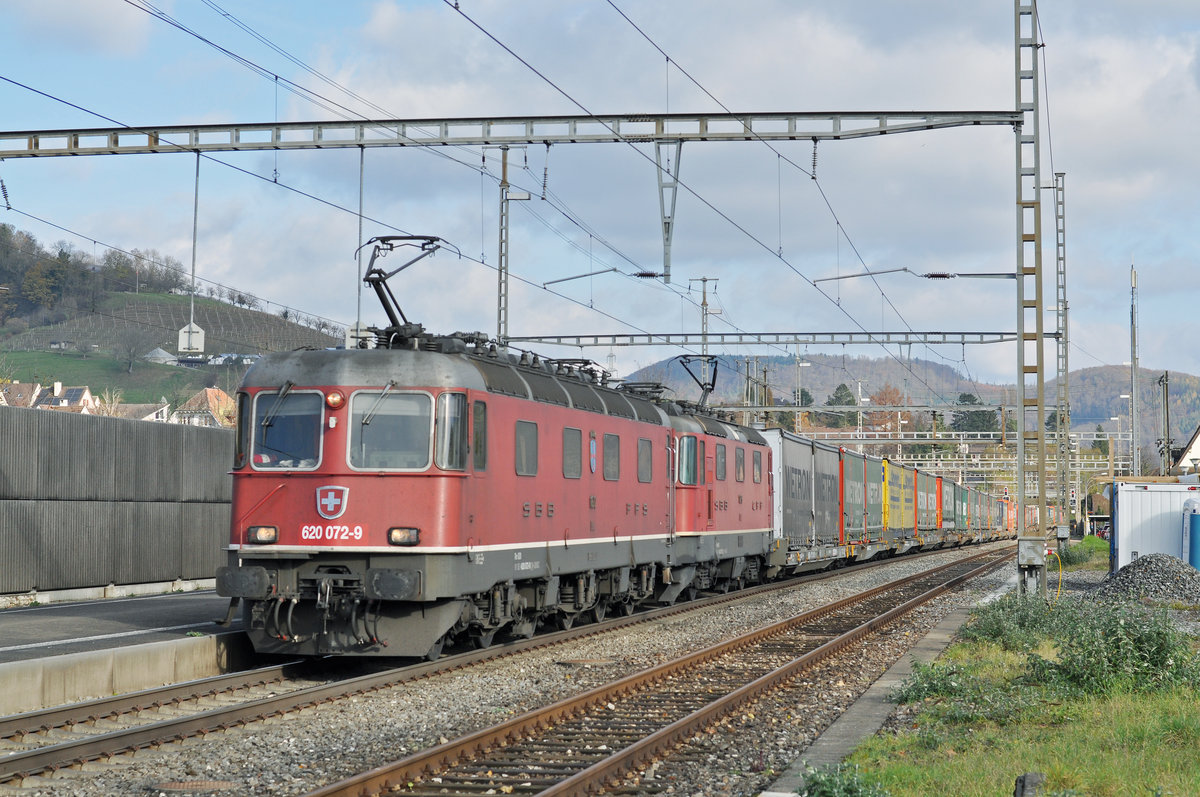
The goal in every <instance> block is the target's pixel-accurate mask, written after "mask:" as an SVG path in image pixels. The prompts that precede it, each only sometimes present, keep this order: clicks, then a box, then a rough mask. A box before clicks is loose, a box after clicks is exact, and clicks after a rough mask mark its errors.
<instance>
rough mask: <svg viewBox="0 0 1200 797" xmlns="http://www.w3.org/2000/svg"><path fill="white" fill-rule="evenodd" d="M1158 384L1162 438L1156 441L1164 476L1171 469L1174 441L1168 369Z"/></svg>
mask: <svg viewBox="0 0 1200 797" xmlns="http://www.w3.org/2000/svg"><path fill="white" fill-rule="evenodd" d="M1158 384H1159V386H1160V387H1161V388H1162V438H1161V439H1160V440H1159V441H1158V446H1159V453H1160V454H1161V455H1162V475H1163V476H1166V475H1167V472H1168V471H1169V470H1171V444H1172V443H1174V442H1175V441H1174V440H1172V439H1171V404H1170V400H1171V391H1170V386H1171V374H1170V372H1169V371H1163V375H1162V376H1160V377H1159V378H1158Z"/></svg>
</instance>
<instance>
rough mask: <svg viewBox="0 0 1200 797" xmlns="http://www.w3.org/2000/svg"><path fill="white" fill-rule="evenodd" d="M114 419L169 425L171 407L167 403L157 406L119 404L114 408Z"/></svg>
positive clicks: (163, 402)
mask: <svg viewBox="0 0 1200 797" xmlns="http://www.w3.org/2000/svg"><path fill="white" fill-rule="evenodd" d="M112 417H114V418H128V419H129V420H131V421H156V422H158V423H167V422H169V421H170V420H171V405H170V404H168V403H167V402H165V401H160V402H158V403H156V404H117V405H116V406H114V407H113V408H112Z"/></svg>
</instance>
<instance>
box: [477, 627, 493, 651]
mask: <svg viewBox="0 0 1200 797" xmlns="http://www.w3.org/2000/svg"><path fill="white" fill-rule="evenodd" d="M497 630H498V629H496V628H489V629H488V630H486V631H481V632H479V633H478V634H474V635H472V637H471V641H472V642H474V643H475V647H477V648H479V649H480V650H483V649H484V648H490V647H491V646H492V643H493V642H495V641H496V631H497Z"/></svg>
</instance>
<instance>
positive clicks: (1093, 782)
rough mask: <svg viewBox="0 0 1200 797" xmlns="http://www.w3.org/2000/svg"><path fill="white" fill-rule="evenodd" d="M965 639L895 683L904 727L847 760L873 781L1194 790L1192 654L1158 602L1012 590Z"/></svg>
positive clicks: (1197, 716)
mask: <svg viewBox="0 0 1200 797" xmlns="http://www.w3.org/2000/svg"><path fill="white" fill-rule="evenodd" d="M961 637H962V638H963V639H964V640H966V641H964V642H960V643H958V644H956V645H954V646H952V647H951V648H950V649H948V650H947V651H946V654H945V655H944V656H943V657H942V658H941V659H939V660H938V661H936V662H934V663H932V664H928V665H917V666H915V667H914V670H913V674H912V677H911V678H909V679H908V680H907V681H905V683H904V684H902V685H901V687H900V688H899V689H898V690H897V691H896V693H895V694H894V695H893V698H894V699H896V700H898V701H899V702H904V703H907V704H909V705H912V706H915V707H916V708H917V711H916V713H915V715H913V719H912V720H911V722H910V723H909V727H907V728H905V729H903V730H901V731H899V732H896V733H890V734H879V735H877V736H876V737H874V738H872V739H870V740H868V741H867V742H866V743H864V744H863V745H862V746H861V747H860V748H859V749H858V750H857V751H856V752H855V753H854V755H853V756H851V757H850V759H848V761H847V764H848V765H850V766H851V767H854V766H856V767H857V771H862V772H869V773H871V776H872V778H873V779H874V780H875V781H877V783H878V788H880V789H882V792H879V793H882V794H888V795H892V796H893V797H901V796H902V795H927V794H935V793H936V794H954V795H1008V794H1012V790H1013V784H1014V781H1015V780H1016V778H1017V777H1018V776H1019V775H1021V774H1023V773H1026V772H1041V773H1044V774H1045V775H1046V777H1047V783H1046V788H1045V789H1044V790H1043V792H1042V793H1043V794H1044V795H1047V797H1051V796H1052V795H1058V796H1059V797H1065V795H1100V797H1107V796H1108V795H1133V794H1176V795H1183V794H1200V762H1197V759H1196V757H1195V753H1194V751H1195V750H1196V749H1197V748H1198V746H1200V660H1198V659H1197V656H1196V654H1195V653H1194V651H1193V648H1192V640H1191V639H1190V638H1189V637H1187V636H1185V635H1183V634H1181V633H1180V632H1178V631H1176V630H1175V629H1174V627H1173V626H1172V625H1171V624H1170V622H1169V620H1168V618H1167V616H1166V613H1165V612H1163V611H1161V610H1160V611H1153V610H1147V609H1145V608H1144V607H1141V606H1138V605H1137V604H1133V603H1128V604H1125V603H1110V602H1095V601H1088V600H1072V601H1063V602H1060V603H1059V604H1057V605H1055V606H1053V607H1051V606H1050V605H1048V604H1047V603H1046V602H1045V601H1043V600H1041V599H1023V598H1021V597H1019V596H1017V595H1015V594H1010V595H1008V596H1006V597H1005V598H1003V599H1001V600H999V601H995V602H994V603H992V604H989V605H987V606H983V607H979V608H978V609H976V610H975V611H974V612H973V613H972V617H971V620H970V621H969V622H968V624H967V625H966V626H964V628H963V631H962V633H961ZM845 793H846V794H852V793H853V792H845ZM830 794H834V795H836V794H841V792H830Z"/></svg>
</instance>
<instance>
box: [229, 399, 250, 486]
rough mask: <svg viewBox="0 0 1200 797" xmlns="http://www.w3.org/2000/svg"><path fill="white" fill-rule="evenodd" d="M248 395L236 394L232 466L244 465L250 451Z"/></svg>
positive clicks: (240, 466) (241, 466)
mask: <svg viewBox="0 0 1200 797" xmlns="http://www.w3.org/2000/svg"><path fill="white" fill-rule="evenodd" d="M250 428H251V425H250V397H249V396H247V395H246V394H245V393H238V394H237V438H236V439H235V440H234V452H233V467H235V468H243V467H245V466H246V456H247V454H249V453H250Z"/></svg>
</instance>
